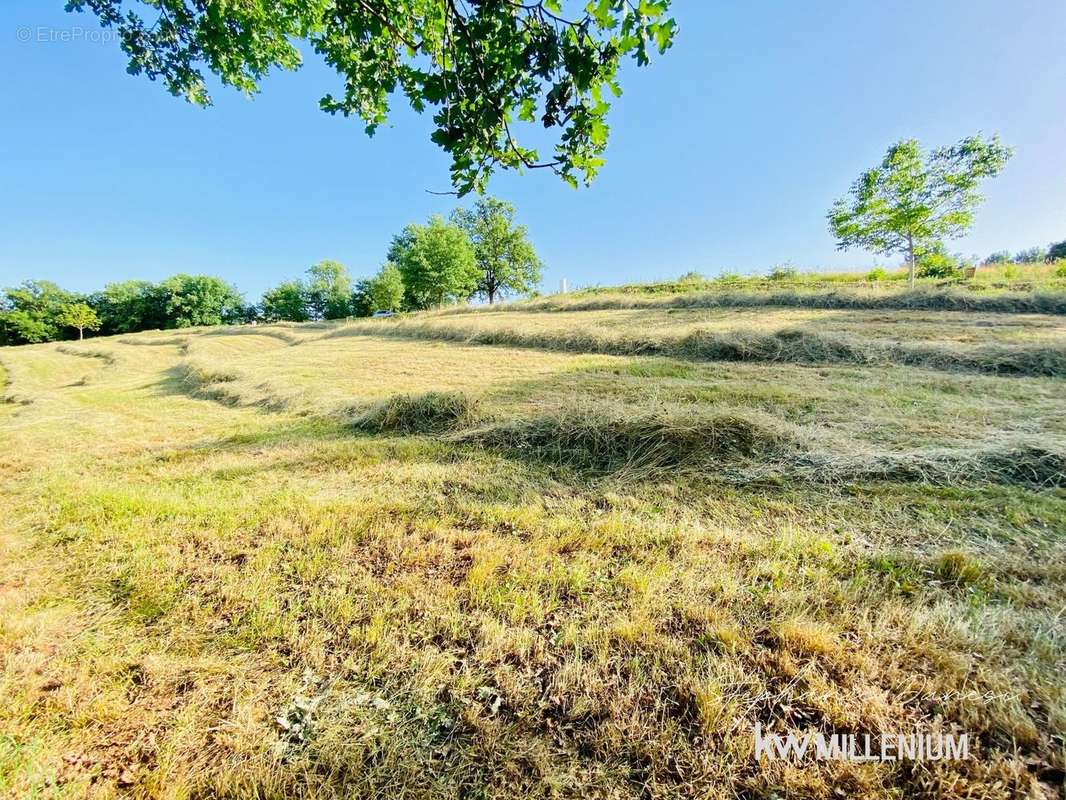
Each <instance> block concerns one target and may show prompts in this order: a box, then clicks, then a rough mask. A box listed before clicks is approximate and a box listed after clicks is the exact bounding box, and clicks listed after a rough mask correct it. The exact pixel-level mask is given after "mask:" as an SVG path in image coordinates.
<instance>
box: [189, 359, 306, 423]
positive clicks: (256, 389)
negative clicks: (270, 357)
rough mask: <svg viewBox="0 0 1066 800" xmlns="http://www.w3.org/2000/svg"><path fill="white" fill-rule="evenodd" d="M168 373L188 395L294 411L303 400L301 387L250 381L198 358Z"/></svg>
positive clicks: (248, 405)
mask: <svg viewBox="0 0 1066 800" xmlns="http://www.w3.org/2000/svg"><path fill="white" fill-rule="evenodd" d="M171 373H172V376H173V377H174V378H175V379H176V380H177V383H178V385H179V387H180V388H181V389H182V391H184V392H185V393H186V394H188V395H189V396H190V397H196V398H200V399H204V400H213V401H215V402H218V403H222V404H223V405H227V406H240V407H258V408H261V409H263V410H264V411H295V410H299V409H300V407H301V405H302V404H303V402H304V400H305V398H304V393H303V392H301V391H300V390H297V389H282V388H279V387H277V386H275V385H273V384H271V383H269V382H266V381H260V382H253V381H251V380H249V379H247V378H246V377H245V376H243V375H241V374H240V373H239V372H236V371H235V370H232V369H223V368H219V367H215V366H214V365H212V364H210V363H208V362H206V361H204V360H201V359H191V358H190V359H185V360H184V361H182V362H180V363H179V364H178V365H177V366H176V367H174V368H173V369H172V370H171Z"/></svg>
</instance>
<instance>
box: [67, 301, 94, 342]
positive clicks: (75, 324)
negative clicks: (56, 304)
mask: <svg viewBox="0 0 1066 800" xmlns="http://www.w3.org/2000/svg"><path fill="white" fill-rule="evenodd" d="M59 323H60V324H61V325H66V326H67V327H68V328H77V330H78V338H79V339H84V338H85V331H98V330H100V318H99V317H98V316H96V312H95V311H93V310H92V309H91V308H89V306H87V305H86V304H85V303H71V304H70V305H69V306H67V307H66V308H64V309H63V311H62V312H60V314H59Z"/></svg>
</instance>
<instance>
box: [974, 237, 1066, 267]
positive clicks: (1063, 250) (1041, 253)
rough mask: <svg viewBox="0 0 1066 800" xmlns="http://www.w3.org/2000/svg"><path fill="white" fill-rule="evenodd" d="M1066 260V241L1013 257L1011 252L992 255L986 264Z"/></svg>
mask: <svg viewBox="0 0 1066 800" xmlns="http://www.w3.org/2000/svg"><path fill="white" fill-rule="evenodd" d="M1063 259H1066V241H1062V242H1055V243H1053V244H1049V245H1048V246H1047V247H1040V246H1039V245H1038V246H1036V247H1030V248H1027V249H1025V250H1019V251H1018V252H1017V253H1015V254H1014V255H1011V253H1010V251H1009V250H1000V251H999V252H997V253H992V255H990V256H988V258H986V259H985V261H984V263H986V264H1038V263H1040V262H1042V261H1043V262H1053V261H1060V260H1063Z"/></svg>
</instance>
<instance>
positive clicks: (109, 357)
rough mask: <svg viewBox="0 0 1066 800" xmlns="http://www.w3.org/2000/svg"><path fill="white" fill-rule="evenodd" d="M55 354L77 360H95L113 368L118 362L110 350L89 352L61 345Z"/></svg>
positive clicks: (88, 350)
mask: <svg viewBox="0 0 1066 800" xmlns="http://www.w3.org/2000/svg"><path fill="white" fill-rule="evenodd" d="M56 352H58V353H64V354H66V355H68V356H76V357H77V358H96V359H99V360H100V361H103V362H104V363H105V364H106V365H107V366H109V367H112V366H114V365H115V362H116V361H117V360H118V357H117V356H116V355H115V353H114V352H112V351H111V350H100V349H96V348H94V349H91V350H90V349H84V348H80V347H75V346H72V345H65V344H61V345H59V346H58V347H56Z"/></svg>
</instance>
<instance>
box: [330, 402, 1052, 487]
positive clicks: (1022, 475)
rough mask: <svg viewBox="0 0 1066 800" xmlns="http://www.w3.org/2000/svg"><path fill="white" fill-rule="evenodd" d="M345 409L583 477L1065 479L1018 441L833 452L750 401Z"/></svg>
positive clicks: (361, 423) (379, 425)
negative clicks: (711, 406)
mask: <svg viewBox="0 0 1066 800" xmlns="http://www.w3.org/2000/svg"><path fill="white" fill-rule="evenodd" d="M351 414H352V416H351V417H350V425H351V427H353V428H354V429H356V430H359V431H361V432H364V433H371V434H374V433H400V434H438V435H441V436H443V438H444V439H445V441H448V442H451V443H453V444H458V445H469V446H474V447H478V448H484V449H487V450H493V451H496V452H498V453H500V454H501V455H505V456H507V457H514V458H522V459H526V458H531V459H534V460H536V461H540V462H543V463H546V464H550V465H552V466H557V467H563V468H566V469H570V470H574V471H577V472H582V473H586V474H589V475H592V476H604V475H611V476H612V477H626V478H641V477H646V476H649V475H652V474H656V473H663V472H671V473H674V472H677V471H686V472H689V473H690V474H699V473H702V474H704V475H705V476H707V477H713V478H718V479H722V480H726V481H728V482H735V483H758V482H763V481H765V480H767V479H776V480H780V479H786V480H796V481H802V482H805V483H811V484H818V485H835V484H847V483H857V482H889V483H927V484H929V485H933V486H961V485H972V484H979V483H993V484H1003V485H1018V486H1028V487H1032V488H1037V489H1040V488H1061V487H1064V486H1066V448H1059V449H1053V448H1049V447H1047V446H1045V445H1038V444H1035V443H1034V442H1032V441H1027V440H1016V441H1007V442H1004V443H997V444H995V445H992V446H989V447H983V448H969V449H925V450H912V451H906V452H895V453H893V452H873V453H834V452H829V451H828V450H826V449H825V448H824V447H821V448H819V446H818V445H817V444H813V443H812V442H811V440H810V437H808V436H807V435H806V434H805V433H804V431H803V430H802V429H800V428H798V427H796V426H793V425H790V424H788V423H785V422H783V421H782V420H779V419H776V418H774V417H772V416H770V415H768V414H760V413H757V412H753V411H750V410H743V411H741V410H736V409H717V410H713V411H707V412H696V411H693V410H691V409H684V410H682V409H675V410H673V411H664V412H661V413H643V414H633V413H632V412H631V411H630V410H629V409H627V408H626V407H624V406H622V405H617V404H615V405H612V404H606V403H601V402H587V403H583V404H577V405H569V406H560V407H557V408H554V409H549V410H547V411H544V412H542V413H540V414H537V415H533V416H527V417H520V418H515V419H503V420H492V419H488V420H481V419H480V418H479V414H478V403H477V401H475V400H473V399H471V398H469V397H467V396H466V395H464V394H463V393H461V392H429V393H427V394H424V395H409V394H404V395H397V396H395V397H392V398H389V399H387V400H385V401H382V402H381V403H377V404H375V405H373V406H370V407H369V408H366V409H363V410H353V411H352V412H351Z"/></svg>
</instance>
